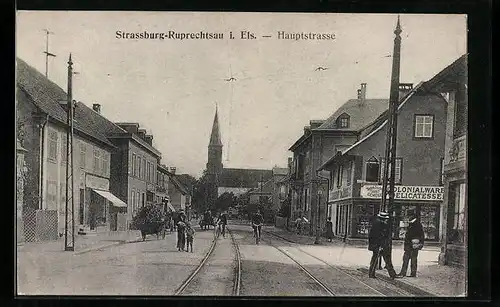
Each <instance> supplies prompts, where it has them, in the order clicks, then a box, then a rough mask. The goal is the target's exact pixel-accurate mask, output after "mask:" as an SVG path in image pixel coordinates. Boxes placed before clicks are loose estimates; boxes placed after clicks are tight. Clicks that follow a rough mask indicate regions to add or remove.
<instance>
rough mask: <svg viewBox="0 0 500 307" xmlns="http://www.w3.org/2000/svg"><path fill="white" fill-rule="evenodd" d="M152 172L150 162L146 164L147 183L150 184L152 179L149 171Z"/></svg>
mask: <svg viewBox="0 0 500 307" xmlns="http://www.w3.org/2000/svg"><path fill="white" fill-rule="evenodd" d="M150 170H151V165H150V163H149V161H147V162H146V181H148V182H149V179H150V177H149V176H150V175H149V171H150Z"/></svg>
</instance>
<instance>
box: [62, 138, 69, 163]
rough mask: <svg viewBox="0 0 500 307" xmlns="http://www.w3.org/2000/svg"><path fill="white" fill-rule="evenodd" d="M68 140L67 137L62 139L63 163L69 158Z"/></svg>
mask: <svg viewBox="0 0 500 307" xmlns="http://www.w3.org/2000/svg"><path fill="white" fill-rule="evenodd" d="M67 143H68V140H67V139H66V138H65V137H61V162H66V160H67V158H68V147H67Z"/></svg>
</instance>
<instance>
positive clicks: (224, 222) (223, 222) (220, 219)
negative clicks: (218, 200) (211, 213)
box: [219, 214, 227, 225]
mask: <svg viewBox="0 0 500 307" xmlns="http://www.w3.org/2000/svg"><path fill="white" fill-rule="evenodd" d="M219 221H220V222H222V224H224V225H227V216H226V215H225V214H222V215H221V216H220V217H219Z"/></svg>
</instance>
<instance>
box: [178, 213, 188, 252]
mask: <svg viewBox="0 0 500 307" xmlns="http://www.w3.org/2000/svg"><path fill="white" fill-rule="evenodd" d="M185 245H186V223H185V222H184V219H182V217H181V220H180V221H179V222H177V250H178V251H181V250H182V251H184V246H185Z"/></svg>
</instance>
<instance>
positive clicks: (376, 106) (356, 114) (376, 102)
mask: <svg viewBox="0 0 500 307" xmlns="http://www.w3.org/2000/svg"><path fill="white" fill-rule="evenodd" d="M388 108H389V100H388V99H366V100H365V102H364V103H363V104H360V101H359V100H358V99H349V100H348V101H347V102H345V103H344V104H343V105H342V106H340V108H338V109H337V111H335V113H333V114H332V115H331V116H330V117H329V118H328V119H327V120H326V121H325V122H324V123H323V124H322V125H321V126H319V127H318V128H317V129H318V130H322V129H336V130H360V129H362V128H363V127H364V126H366V124H368V123H371V122H372V121H374V120H375V119H376V118H377V117H378V116H379V115H380V114H381V113H382V112H384V111H385V110H386V109H388ZM343 113H346V114H347V115H349V128H339V127H337V125H336V122H337V118H338V117H339V116H340V115H342V114H343Z"/></svg>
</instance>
